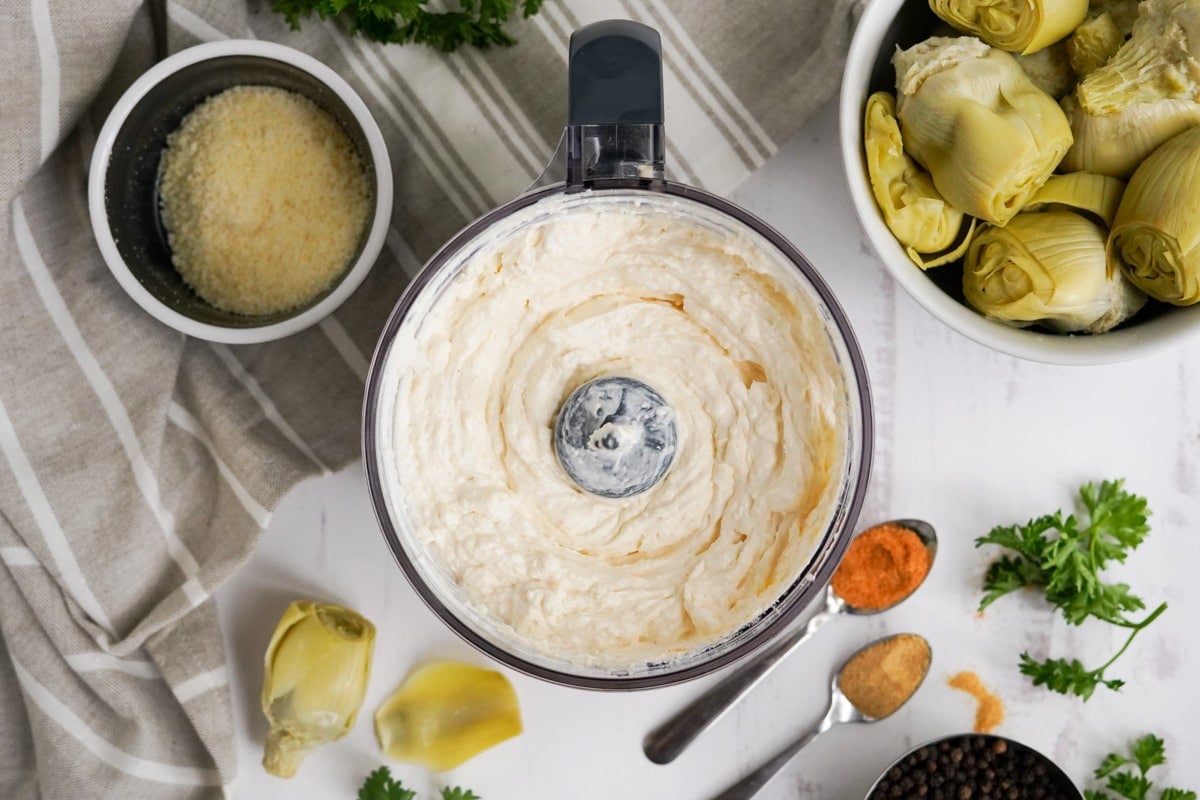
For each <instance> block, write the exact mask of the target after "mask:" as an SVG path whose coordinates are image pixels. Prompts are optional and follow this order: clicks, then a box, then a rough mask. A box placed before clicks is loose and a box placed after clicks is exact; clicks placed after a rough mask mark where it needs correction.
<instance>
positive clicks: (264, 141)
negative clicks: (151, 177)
mask: <svg viewBox="0 0 1200 800" xmlns="http://www.w3.org/2000/svg"><path fill="white" fill-rule="evenodd" d="M162 167H163V168H162V181H161V184H160V192H159V193H160V197H161V204H162V206H161V207H162V217H163V224H164V226H165V227H166V230H167V239H168V241H169V242H170V245H171V250H172V260H173V262H174V264H175V268H176V269H177V270H178V271H179V274H180V275H181V276H182V277H183V279H184V280H185V281H186V282H187V283H188V285H189V286H191V287H192V288H193V289H195V291H196V293H197V294H199V295H200V296H201V297H203V298H204V299H205V300H207V301H208V302H209V303H211V304H212V305H214V306H216V307H217V308H220V309H223V310H226V311H232V312H234V313H239V314H252V315H258V314H271V313H276V312H280V311H286V310H288V309H292V308H296V307H297V306H302V305H304V304H305V303H307V302H309V301H310V300H312V299H314V298H315V297H317V296H318V295H320V294H321V293H322V292H323V291H325V290H326V289H327V288H328V287H329V286H330V285H331V284H332V283H333V282H334V281H335V280H336V279H337V278H338V277H339V276H340V275H341V274H342V273H343V272H344V271H345V269H346V268H347V267H348V266H349V262H350V259H351V258H352V257H353V256H354V253H355V251H356V249H357V247H358V242H359V239H360V237H361V236H362V232H363V228H364V226H365V225H366V221H367V214H368V212H369V206H370V202H369V191H368V187H367V178H366V174H365V173H364V171H363V166H362V162H361V160H360V158H359V155H358V153H357V151H356V150H355V148H354V144H353V143H352V142H351V141H350V138H349V137H348V136H347V135H346V133H345V131H343V130H342V129H341V128H340V127H339V126H338V124H337V122H336V121H335V120H334V119H333V117H331V116H330V115H329V114H327V113H325V112H324V111H322V110H321V109H320V108H318V107H317V106H316V104H314V103H313V102H312V101H311V100H309V99H308V98H307V97H304V96H302V95H299V94H296V93H295V92H290V91H287V90H285V89H279V88H276V87H272V86H235V87H233V88H231V89H227V90H225V91H223V92H221V93H220V94H217V95H214V96H213V97H210V98H208V99H207V100H205V101H204V102H203V103H201V104H200V105H199V106H197V107H196V108H195V109H194V110H193V111H192V112H191V113H189V114H188V115H187V116H186V117H185V118H184V120H183V122H182V124H180V126H179V128H178V130H176V131H175V132H174V133H172V134H171V135H170V136H169V137H168V138H167V147H166V150H165V151H164V152H163V165H162Z"/></svg>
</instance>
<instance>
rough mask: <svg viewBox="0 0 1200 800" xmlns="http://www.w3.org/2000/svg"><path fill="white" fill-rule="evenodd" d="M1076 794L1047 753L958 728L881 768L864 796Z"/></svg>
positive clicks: (1023, 798) (1051, 797) (1004, 798)
mask: <svg viewBox="0 0 1200 800" xmlns="http://www.w3.org/2000/svg"><path fill="white" fill-rule="evenodd" d="M914 797H922V798H925V800H942V799H943V798H944V799H945V800H964V799H965V800H1082V798H1083V795H1082V794H1080V792H1079V789H1077V788H1075V784H1073V783H1072V782H1071V779H1070V778H1068V777H1067V775H1066V773H1064V772H1063V771H1062V769H1060V768H1059V767H1058V765H1057V764H1055V763H1054V762H1053V761H1051V760H1050V759H1048V758H1046V757H1045V756H1044V755H1042V754H1041V753H1039V752H1038V751H1037V750H1034V749H1033V748H1032V747H1029V746H1028V745H1024V744H1021V743H1020V742H1018V741H1015V740H1013V739H1008V738H1005V737H1003V736H995V735H992V734H985V733H963V734H957V735H954V736H947V737H945V738H942V739H935V740H934V741H932V742H926V743H925V744H923V745H920V746H919V747H914V748H913V749H912V750H910V751H908V752H907V753H905V754H904V755H902V756H900V758H898V759H896V760H895V761H894V762H892V764H891V765H890V766H889V767H888V768H887V769H886V770H884V772H883V774H882V775H880V776H879V779H878V780H876V781H875V785H874V786H872V787H871V791H870V792H868V793H867V797H866V800H892V798H904V800H908V798H914Z"/></svg>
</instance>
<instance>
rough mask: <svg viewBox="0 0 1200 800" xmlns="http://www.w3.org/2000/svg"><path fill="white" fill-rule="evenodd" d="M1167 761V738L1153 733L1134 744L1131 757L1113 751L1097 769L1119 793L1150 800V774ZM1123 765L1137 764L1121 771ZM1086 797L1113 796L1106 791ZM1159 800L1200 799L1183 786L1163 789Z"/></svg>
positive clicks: (1106, 798) (1088, 793)
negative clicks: (1135, 770)
mask: <svg viewBox="0 0 1200 800" xmlns="http://www.w3.org/2000/svg"><path fill="white" fill-rule="evenodd" d="M1165 763H1167V752H1166V745H1165V744H1164V742H1163V740H1162V739H1160V738H1158V737H1157V736H1155V735H1154V734H1152V733H1150V734H1147V735H1145V736H1143V737H1142V738H1140V739H1138V740H1137V741H1136V742H1134V743H1133V748H1132V749H1131V751H1130V754H1129V755H1128V756H1123V755H1120V754H1119V753H1109V754H1108V755H1106V756H1105V757H1104V760H1103V761H1101V762H1100V766H1099V767H1097V768H1096V771H1095V773H1094V774H1095V776H1096V779H1097V780H1100V779H1102V778H1104V779H1107V780H1106V781H1105V784H1104V788H1106V789H1108V791H1110V792H1115V793H1116V794H1117V795H1118V796H1119V797H1123V798H1125V800H1148V798H1149V797H1150V789H1151V788H1152V787H1153V786H1154V784H1153V782H1151V780H1150V778H1149V776H1148V773H1149V772H1150V770H1151V769H1153V768H1154V767H1157V766H1159V765H1160V764H1165ZM1122 767H1134V768H1136V769H1137V772H1136V773H1135V772H1134V771H1133V769H1127V770H1125V771H1123V772H1118V770H1120V769H1121V768H1122ZM1083 796H1084V798H1085V800H1112V796H1111V795H1109V794H1107V793H1105V792H1102V791H1098V790H1096V791H1091V790H1089V791H1085V792H1084V793H1083ZM1159 800H1196V793H1195V792H1193V791H1184V790H1183V789H1163V790H1162V793H1161V794H1159Z"/></svg>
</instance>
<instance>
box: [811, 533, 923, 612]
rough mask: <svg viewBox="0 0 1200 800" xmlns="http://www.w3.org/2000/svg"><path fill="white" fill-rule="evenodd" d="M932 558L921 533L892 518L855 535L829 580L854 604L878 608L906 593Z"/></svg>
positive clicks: (869, 608)
mask: <svg viewBox="0 0 1200 800" xmlns="http://www.w3.org/2000/svg"><path fill="white" fill-rule="evenodd" d="M931 562H932V559H931V557H930V555H929V550H928V549H927V548H926V547H925V543H924V542H923V541H921V537H920V536H918V535H917V534H916V533H914V532H913V531H912V530H910V529H908V528H906V527H904V526H903V525H898V524H896V523H894V522H885V523H883V524H881V525H876V526H875V527H873V528H868V529H867V530H865V531H863V532H862V533H861V534H859V535H858V536H856V537H855V538H854V540H853V541H852V542H850V546H849V547H848V548H847V549H846V555H845V556H844V557H843V558H842V563H841V564H840V565H839V566H838V568H837V571H836V572H834V573H833V580H832V581H831V583H832V586H833V591H834V592H835V593H836V594H837V596H838V597H840V598H842V599H843V600H845V601H846V602H847V603H848V604H849V605H850V606H852V607H853V608H857V609H860V610H862V611H879V610H881V609H884V608H888V607H889V606H892V605H895V604H896V603H898V602H900V601H901V600H903V599H904V598H905V597H908V595H910V594H911V593H912V592H913V591H914V590H915V589H916V588H917V587H918V586H920V585H921V582H922V581H923V580H925V576H926V575H927V574H928V573H929V567H930V565H931Z"/></svg>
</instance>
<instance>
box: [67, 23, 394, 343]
mask: <svg viewBox="0 0 1200 800" xmlns="http://www.w3.org/2000/svg"><path fill="white" fill-rule="evenodd" d="M238 85H258V86H275V87H279V88H281V89H287V90H289V91H293V92H296V93H298V94H302V95H304V96H305V97H308V98H309V99H310V100H312V101H313V102H314V103H316V105H317V106H318V107H319V108H321V109H323V110H324V111H325V112H327V113H328V114H330V115H331V116H332V117H333V118H334V119H335V120H337V122H338V124H339V125H340V126H341V127H342V129H343V130H344V131H345V132H346V134H347V135H348V136H349V137H350V140H351V141H352V142H353V143H354V145H355V147H356V148H357V150H358V153H359V156H360V157H361V159H362V162H363V166H364V169H365V170H366V175H367V185H368V187H369V190H370V196H371V209H370V214H369V221H368V225H367V226H366V228H365V229H364V231H363V234H362V236H361V237H360V240H359V243H358V247H357V250H356V251H355V255H354V257H353V258H352V259H351V261H350V263H348V264H347V265H346V268H345V269H344V270H343V272H342V274H341V276H340V277H339V278H338V280H337V281H335V282H334V283H333V285H331V286H330V287H329V288H328V289H327V290H325V292H323V293H322V294H321V295H319V296H317V297H316V298H314V299H313V300H311V301H310V302H309V303H307V304H305V305H303V306H301V307H298V308H295V309H292V310H290V311H285V312H280V313H276V314H266V315H261V316H248V315H244V314H235V313H232V312H229V311H223V310H221V309H218V308H215V307H213V306H212V305H210V304H209V303H208V302H207V301H205V300H204V299H203V298H201V297H200V296H199V295H197V294H196V293H195V292H194V291H193V290H192V289H191V288H190V287H189V286H188V285H187V284H186V283H184V281H183V279H182V278H181V277H180V275H179V273H178V272H176V271H175V268H174V267H173V266H172V264H171V252H170V248H169V246H168V244H167V237H166V233H165V231H164V230H163V227H162V223H161V220H160V218H159V213H158V207H159V206H158V178H159V168H160V160H161V156H162V152H163V149H164V147H165V146H166V141H167V136H169V135H170V134H171V133H172V132H173V131H174V130H175V129H176V128H178V127H179V124H180V122H181V121H182V120H183V118H184V117H185V116H187V114H188V113H189V112H190V111H191V110H192V109H193V108H195V107H196V106H197V105H199V104H200V103H201V102H203V101H204V100H205V99H207V98H209V97H211V96H212V95H214V94H217V93H219V92H221V91H224V90H225V89H228V88H230V87H232V86H238ZM88 205H89V207H90V212H91V218H92V228H93V230H94V232H95V235H96V242H97V244H98V245H99V247H100V252H101V253H102V254H103V256H104V260H105V262H106V263H107V264H108V267H109V269H110V270H111V271H112V273H113V275H114V276H115V277H116V279H117V281H118V282H120V284H121V286H122V287H123V288H124V289H125V291H126V292H127V293H128V294H129V296H130V297H132V298H133V299H134V300H135V301H136V302H137V303H138V305H140V306H141V307H142V308H143V309H145V310H146V311H148V312H149V313H150V314H152V315H153V316H154V317H155V318H157V319H158V320H159V321H160V322H163V323H165V324H167V325H170V326H171V327H172V328H175V329H176V330H179V331H182V332H183V333H186V334H188V335H191V336H196V337H199V338H201V339H208V340H210V341H217V342H228V343H232V344H248V343H251V342H262V341H267V340H270V339H278V338H280V337H282V336H287V335H288V334H292V333H295V332H297V331H299V330H302V329H304V328H307V327H308V326H310V325H312V324H314V323H316V322H318V321H320V320H321V318H323V317H324V316H326V315H327V314H329V313H330V312H332V311H333V310H334V309H335V308H337V307H338V305H340V304H341V303H342V301H343V300H345V299H346V298H347V297H349V296H350V294H351V293H352V292H353V291H354V290H355V289H356V288H357V287H358V285H359V284H360V283H361V282H362V280H363V278H364V277H366V274H367V272H369V271H370V269H371V267H372V266H373V265H374V263H375V259H376V258H377V257H378V255H379V251H380V249H381V248H382V247H383V242H384V239H385V238H386V236H387V227H388V220H389V218H390V216H391V210H392V170H391V163H390V161H389V159H388V155H387V148H386V147H385V146H384V143H383V136H382V134H380V132H379V127H378V126H377V125H376V124H375V120H374V119H373V118H372V117H371V114H370V112H369V111H367V107H366V105H364V104H363V102H362V100H361V99H360V98H359V97H358V95H357V94H355V92H354V90H353V89H351V88H350V86H349V84H347V83H346V82H345V81H344V80H342V79H341V78H340V77H339V76H338V75H337V74H336V73H335V72H333V71H332V70H331V69H329V68H328V67H326V66H325V65H324V64H322V63H321V62H319V61H317V60H316V59H314V58H312V57H311V56H308V55H306V54H304V53H301V52H300V51H298V50H293V49H292V48H290V47H285V46H283V45H279V44H275V43H272V42H261V41H254V40H228V41H221V42H210V43H208V44H202V45H198V46H196V47H191V48H188V49H187V50H183V51H180V52H179V53H176V54H175V55H173V56H171V57H170V58H168V59H166V60H164V61H162V62H160V63H159V64H157V65H156V66H154V67H153V68H151V69H150V70H148V71H147V72H146V73H145V74H144V75H142V76H141V77H140V78H139V79H138V80H137V81H135V82H134V83H133V85H132V86H130V87H129V89H128V90H127V91H126V92H125V94H124V95H122V96H121V99H120V100H118V101H117V104H116V106H114V107H113V110H112V112H111V113H110V114H109V116H108V119H107V120H106V121H105V123H104V127H103V128H102V129H101V131H100V135H99V137H98V139H97V141H96V149H95V152H94V154H93V156H92V165H91V172H90V175H89V180H88Z"/></svg>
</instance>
